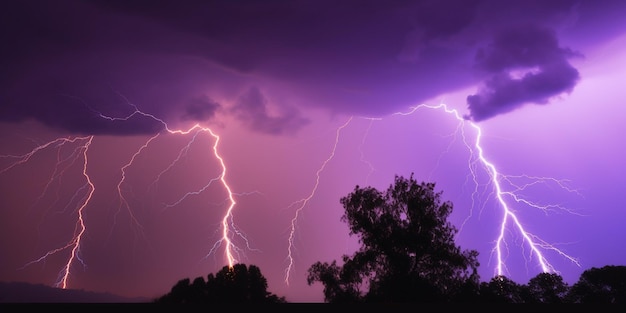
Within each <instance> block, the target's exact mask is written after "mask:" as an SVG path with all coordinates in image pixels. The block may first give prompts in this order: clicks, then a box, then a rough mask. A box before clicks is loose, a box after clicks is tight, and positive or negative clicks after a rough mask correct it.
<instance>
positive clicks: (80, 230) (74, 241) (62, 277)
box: [0, 136, 96, 289]
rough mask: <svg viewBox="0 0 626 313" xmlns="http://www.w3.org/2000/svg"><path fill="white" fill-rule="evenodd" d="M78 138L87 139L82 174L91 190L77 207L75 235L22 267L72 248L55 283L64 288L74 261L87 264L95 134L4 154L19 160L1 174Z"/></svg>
mask: <svg viewBox="0 0 626 313" xmlns="http://www.w3.org/2000/svg"><path fill="white" fill-rule="evenodd" d="M77 140H83V141H85V143H84V144H83V145H82V146H81V150H82V155H83V170H82V174H83V176H84V177H85V180H86V185H85V186H86V187H88V189H89V191H88V192H87V194H86V195H85V196H84V198H83V201H82V203H81V204H80V206H79V207H78V208H77V214H78V218H77V221H76V225H75V228H74V233H73V236H72V238H71V239H70V241H69V242H68V243H67V244H65V245H64V246H63V247H59V248H56V249H53V250H50V251H48V252H46V253H45V254H44V255H43V256H41V257H39V258H38V259H36V260H33V261H31V262H28V263H26V264H25V265H24V266H23V267H22V269H23V268H26V267H28V266H29V265H31V264H34V263H38V262H42V261H44V260H46V258H48V257H49V256H51V255H53V254H56V253H59V252H61V251H64V250H67V249H70V256H69V257H68V259H67V262H66V263H65V265H64V266H63V269H62V270H61V271H60V273H59V279H58V281H57V282H56V283H55V284H54V285H55V286H56V287H60V288H63V289H65V288H67V284H68V279H69V276H70V274H71V268H72V265H73V264H74V262H76V261H79V262H80V263H82V264H83V265H85V263H84V262H83V261H82V259H81V257H80V247H81V244H82V238H83V235H84V233H85V231H86V226H85V218H84V213H85V212H84V211H85V208H86V207H87V205H88V204H89V202H90V201H91V197H92V196H93V194H94V192H95V190H96V187H95V185H94V184H93V183H92V181H91V177H89V174H88V172H87V167H88V154H87V153H88V151H89V146H90V145H91V143H92V142H93V136H87V137H75V138H66V137H62V138H57V139H55V140H53V141H50V142H48V143H46V144H43V145H40V146H37V147H35V148H34V149H33V150H31V151H30V152H29V153H27V154H24V155H22V156H4V157H13V158H18V161H16V162H14V163H12V164H11V165H10V166H8V167H6V168H4V169H3V170H2V171H0V174H1V173H4V172H6V171H8V170H9V169H11V168H13V167H15V166H17V165H21V164H24V163H26V162H28V160H30V158H31V157H32V156H33V155H34V154H35V153H37V152H39V151H41V150H43V149H46V148H48V147H50V146H53V145H56V146H57V147H60V146H62V145H64V144H67V143H73V142H75V141H77ZM57 165H58V164H57ZM46 186H47V185H46ZM81 189H82V188H81ZM77 192H78V191H77Z"/></svg>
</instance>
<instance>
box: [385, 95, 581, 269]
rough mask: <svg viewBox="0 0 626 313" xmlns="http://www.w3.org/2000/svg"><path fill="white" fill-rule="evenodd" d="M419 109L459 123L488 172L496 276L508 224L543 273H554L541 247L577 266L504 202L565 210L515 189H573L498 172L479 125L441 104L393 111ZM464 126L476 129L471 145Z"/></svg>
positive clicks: (472, 171) (502, 264)
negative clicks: (495, 225)
mask: <svg viewBox="0 0 626 313" xmlns="http://www.w3.org/2000/svg"><path fill="white" fill-rule="evenodd" d="M420 108H426V109H433V110H443V112H445V113H447V114H450V115H452V116H453V117H454V118H455V119H456V120H457V121H458V122H459V126H458V127H457V131H460V132H461V135H462V137H463V142H464V144H465V146H466V147H467V148H468V149H469V151H470V153H471V154H472V156H474V157H476V160H477V161H478V162H479V163H480V165H482V167H483V168H484V170H485V171H487V173H488V175H489V177H490V184H491V185H492V186H493V189H494V190H493V195H494V196H495V198H496V199H497V202H498V204H499V206H500V208H501V209H502V213H503V216H502V220H501V223H500V227H499V234H498V237H497V239H496V241H495V247H494V251H495V254H496V258H497V265H496V268H495V274H496V275H504V274H505V267H506V260H505V257H504V252H503V250H505V248H506V246H507V244H506V241H505V232H506V230H507V229H508V228H509V227H508V224H509V223H512V227H513V228H514V229H516V230H517V231H518V232H519V233H520V234H521V235H522V237H523V238H524V240H525V242H526V244H527V246H528V247H529V248H530V250H531V251H532V254H533V255H534V256H535V258H536V260H537V262H538V263H539V265H540V266H541V269H542V271H543V272H554V273H557V272H558V271H557V270H556V269H555V268H554V267H553V266H552V265H551V264H550V262H548V260H547V258H546V257H545V256H544V254H543V253H542V251H543V250H552V251H554V252H556V253H557V254H559V255H561V256H563V257H565V258H566V259H568V260H570V261H571V262H573V263H574V264H576V265H577V266H580V264H579V263H578V261H577V260H576V259H575V258H573V257H571V256H569V255H567V254H566V253H565V252H563V251H561V250H560V249H558V248H556V247H554V246H553V245H550V244H548V243H547V242H545V241H543V240H542V239H540V238H539V237H538V236H536V235H534V234H531V233H529V232H528V231H526V230H525V229H524V226H523V225H522V222H521V221H520V219H519V217H518V216H517V215H516V214H515V212H514V211H513V210H512V209H511V207H510V204H509V202H508V201H507V200H513V201H514V202H516V203H522V204H525V205H527V206H529V207H532V208H536V209H541V210H548V209H551V208H555V209H560V210H566V211H568V212H570V211H569V210H567V209H566V208H564V207H562V206H560V205H541V204H537V203H534V202H532V201H530V200H528V199H525V198H524V197H522V196H521V195H520V194H519V192H520V191H523V190H525V189H527V188H528V187H530V186H532V185H536V184H540V183H546V182H553V183H556V184H557V185H558V186H559V187H560V188H562V189H564V190H566V191H567V192H576V191H575V190H573V189H570V188H568V187H567V186H565V184H564V181H562V180H557V179H554V178H550V177H531V176H527V175H521V176H510V175H504V174H502V173H500V172H499V171H498V169H497V168H496V166H495V165H494V164H493V163H492V162H491V161H489V160H488V159H487V158H486V157H485V153H484V150H483V147H482V146H481V139H482V130H481V128H480V127H479V126H478V125H477V124H476V123H473V122H472V121H470V120H467V119H465V118H463V117H462V116H461V115H460V114H459V112H458V111H457V110H455V109H450V108H448V106H446V105H445V104H439V105H426V104H421V105H418V106H414V107H412V108H411V110H410V111H409V112H406V113H395V114H399V115H410V114H413V113H414V112H415V111H417V110H418V109H420ZM465 125H469V126H470V127H471V128H473V129H474V131H475V132H476V137H475V140H474V142H473V144H471V143H470V142H469V141H468V140H467V138H466V135H465V132H464V129H465ZM476 152H477V153H476ZM475 153H476V154H475ZM468 167H469V170H470V174H471V176H472V179H473V181H474V183H475V184H476V186H477V185H478V180H477V177H476V168H474V166H473V162H472V161H471V160H470V162H469V165H468ZM514 178H525V179H529V180H531V182H530V183H526V184H523V185H517V184H514V183H513V179H514ZM503 182H507V183H509V185H511V186H513V187H514V188H513V189H512V190H505V189H504V187H503V184H502V183H503ZM477 190H478V189H475V190H474V194H473V195H472V201H474V195H475V194H476V193H477Z"/></svg>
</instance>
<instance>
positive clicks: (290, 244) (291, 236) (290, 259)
mask: <svg viewBox="0 0 626 313" xmlns="http://www.w3.org/2000/svg"><path fill="white" fill-rule="evenodd" d="M352 119H353V118H352V117H350V118H349V119H348V120H347V121H346V122H345V123H344V124H343V125H341V126H339V127H338V128H337V131H336V134H335V143H334V144H333V147H332V149H331V152H330V155H329V156H328V158H326V160H325V161H324V162H323V163H322V165H321V166H320V167H319V169H318V170H317V172H316V173H315V184H313V188H312V189H311V192H310V193H309V195H308V196H306V197H304V198H302V199H300V200H297V201H294V202H293V203H291V204H290V205H289V206H288V207H287V208H291V207H294V206H297V207H296V210H295V215H294V217H293V218H292V219H291V228H290V231H289V237H288V240H287V243H288V245H287V268H286V269H285V280H284V281H285V283H286V284H287V285H289V279H290V278H289V277H290V275H291V271H292V268H293V262H294V261H293V248H294V235H295V232H296V224H297V221H298V216H299V215H300V212H301V211H302V210H303V209H304V207H305V206H306V205H307V203H309V201H310V200H311V199H312V198H313V196H315V193H316V192H317V187H318V186H319V184H320V176H321V174H322V172H323V171H324V169H325V168H326V165H327V164H328V162H330V161H331V160H332V159H333V157H334V156H335V151H336V150H337V145H338V144H339V137H340V133H341V130H342V129H344V128H346V126H348V124H350V122H351V121H352Z"/></svg>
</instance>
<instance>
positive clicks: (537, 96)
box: [467, 25, 580, 121]
mask: <svg viewBox="0 0 626 313" xmlns="http://www.w3.org/2000/svg"><path fill="white" fill-rule="evenodd" d="M576 55H578V54H577V53H575V52H573V51H572V50H570V49H568V48H562V47H560V46H559V43H558V40H557V38H556V35H555V33H554V32H553V31H552V30H550V29H547V28H542V27H537V26H534V25H524V26H521V27H516V28H512V29H508V30H505V31H503V32H501V33H499V34H498V35H497V36H496V37H495V38H494V40H493V42H492V43H491V44H490V45H489V47H488V48H487V49H486V50H482V49H481V50H479V51H478V53H477V55H476V61H477V66H478V67H479V68H480V69H481V70H484V71H486V72H487V73H489V75H490V77H489V78H488V79H487V80H486V81H485V83H484V86H483V87H482V89H480V91H479V92H478V93H477V94H474V95H470V96H468V97H467V103H468V107H469V110H470V113H469V117H470V118H471V119H472V120H474V121H482V120H486V119H489V118H491V117H494V116H496V115H498V114H502V113H506V112H510V111H513V110H515V109H517V108H519V107H521V106H523V105H525V104H528V103H536V104H546V103H548V101H549V100H550V98H551V97H553V96H557V95H560V94H562V93H564V92H571V91H572V90H573V88H574V86H575V85H576V83H577V82H578V81H579V79H580V75H579V73H578V70H576V69H575V68H574V67H573V66H572V65H570V64H569V62H568V59H569V58H571V57H573V56H576ZM516 72H519V74H516Z"/></svg>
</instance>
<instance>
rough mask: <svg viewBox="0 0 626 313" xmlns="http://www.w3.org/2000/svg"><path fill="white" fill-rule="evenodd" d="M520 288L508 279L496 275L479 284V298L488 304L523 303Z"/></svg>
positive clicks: (520, 286)
mask: <svg viewBox="0 0 626 313" xmlns="http://www.w3.org/2000/svg"><path fill="white" fill-rule="evenodd" d="M522 288H523V286H522V285H520V284H518V283H516V282H514V281H512V280H511V279H509V278H508V277H506V276H504V275H498V276H495V277H493V278H491V280H489V282H482V283H481V284H480V298H481V301H482V302H490V303H523V302H524V299H523V298H522Z"/></svg>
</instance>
